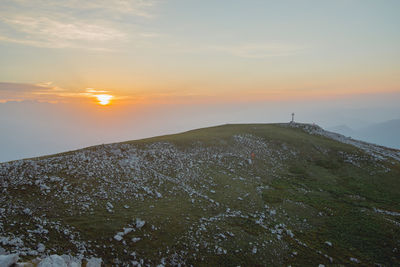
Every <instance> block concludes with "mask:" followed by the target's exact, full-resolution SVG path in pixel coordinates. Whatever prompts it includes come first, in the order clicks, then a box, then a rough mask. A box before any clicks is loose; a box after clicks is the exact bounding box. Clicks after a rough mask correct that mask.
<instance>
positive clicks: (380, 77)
mask: <svg viewBox="0 0 400 267" xmlns="http://www.w3.org/2000/svg"><path fill="white" fill-rule="evenodd" d="M399 13H400V1H397V0H393V1H389V0H381V1H376V0H359V1H357V0H343V1H342V0H335V1H320V0H314V1H311V0H304V1H294V0H292V1H285V0H282V1H267V0H218V1H216V0H212V1H211V0H201V1H198V0H148V1H146V0H93V1H79V0H65V1H61V0H2V1H1V3H0V59H1V60H0V111H1V113H0V122H1V123H2V125H3V127H7V131H8V132H7V136H6V137H7V138H10V136H14V137H13V138H16V137H15V135H14V134H13V133H16V132H18V133H21V132H26V131H32V129H33V130H34V131H36V130H37V131H38V133H37V135H38V136H41V137H42V136H44V134H42V132H41V131H43V132H48V128H46V127H50V126H40V127H39V126H38V125H42V124H46V123H47V122H48V123H49V124H50V125H54V124H53V120H54V121H57V123H58V124H57V123H56V125H57V127H58V128H60V127H61V128H62V127H66V128H74V127H76V125H74V123H76V120H75V119H74V118H77V117H82V118H81V120H82V121H83V122H82V125H86V128H85V127H84V126H82V127H83V128H81V130H82V131H83V132H87V133H88V137H87V139H85V140H83V139H82V140H81V141H79V142H75V143H74V140H78V139H79V138H78V137H77V136H78V135H79V134H77V133H71V134H70V135H69V136H68V137H69V138H70V139H71V140H72V141H71V142H69V143H68V142H67V143H65V144H64V145H63V146H61V147H59V148H54V146H51V145H49V146H48V147H49V149H47V150H45V151H41V152H38V154H41V153H53V152H56V150H57V151H58V150H63V149H69V148H76V147H78V146H80V145H83V146H84V145H92V144H96V143H99V142H112V141H119V140H122V139H124V138H128V139H134V138H139V137H146V136H151V135H156V134H162V133H170V132H176V131H180V130H185V129H190V127H201V126H208V125H212V124H221V123H226V122H236V121H238V120H240V121H241V122H252V121H258V122H259V121H263V120H264V121H265V122H268V121H272V122H273V121H279V120H286V118H289V115H288V114H290V113H291V112H292V111H295V112H297V113H298V114H299V115H300V114H303V117H300V118H302V120H303V121H307V122H311V121H316V122H317V123H321V124H322V125H334V124H340V123H341V122H345V123H356V122H357V121H359V122H360V123H361V122H365V123H366V122H373V121H374V120H375V121H380V120H381V121H383V120H389V119H393V118H400V110H399V107H398V103H399V102H400V30H399V25H400V16H399ZM105 99H106V100H105ZM101 101H103V102H102V103H103V104H108V105H99V102H101ZM108 101H110V102H108ZM313 105H315V106H313ZM43 110H46V111H45V112H44V111H43ZM49 110H51V112H50V111H49ZM338 110H341V111H343V110H353V111H354V112H353V113H351V112H350V111H349V112H350V113H346V114H347V115H346V116H345V115H340V114H338V112H337V111H338ZM316 111H318V112H317V113H319V114H328V113H329V112H330V113H329V114H330V115H329V116H328V115H325V120H324V119H323V116H322V115H321V116H319V117H318V116H315V113H316ZM41 112H42V113H41ZM268 112H269V115H268V116H266V115H265V114H266V113H268ZM49 113H52V114H61V113H62V114H64V115H59V116H60V117H57V116H58V115H54V116H55V117H54V118H53V117H52V118H49V117H47V116H48V115H49ZM272 113H274V114H272ZM18 114H19V115H18ZM32 114H39V115H35V116H34V115H32ZM40 114H41V115H40ZM71 114H75V115H71ZM166 114H167V115H166ZM183 114H184V115H185V116H186V117H184V116H183ZM201 114H203V115H204V116H201ZM237 114H240V115H239V116H238V115H237ZM333 114H337V115H338V116H337V117H336V118H335V117H334V116H333ZM62 116H65V117H62ZM68 116H69V117H68ZM71 116H72V117H71ZM162 116H165V117H162ZM60 118H63V119H62V121H64V122H61V121H60ZM65 118H69V119H65ZM161 118H162V119H161ZM168 119H170V120H171V121H174V122H173V123H172V124H171V125H166V122H165V120H168ZM46 121H47V122H46ZM49 121H52V122H49ZM87 121H90V122H92V123H99V124H102V125H103V124H104V125H103V126H102V127H103V128H101V129H108V130H109V128H110V127H111V126H112V127H114V128H113V133H112V134H108V135H107V134H105V132H106V131H103V132H102V130H99V129H100V128H96V127H95V126H93V125H92V126H90V127H89V126H87V125H88V124H87ZM160 121H161V123H160ZM193 121H196V122H193ZM128 122H130V124H132V125H136V128H135V127H133V126H132V128H129V129H128V128H126V127H125V126H126V124H127V123H128ZM188 122H190V123H188ZM7 123H8V124H7ZM27 124H32V126H26V125H27ZM96 125H97V124H96ZM138 125H140V127H138ZM122 126H124V127H125V128H124V129H125V130H121V129H122V128H121V127H122ZM29 127H31V128H29ZM51 127H53V126H51ZM108 130H107V131H108ZM60 132H61V130H60ZM122 132H124V134H121V133H122ZM60 134H61V133H59V132H57V134H55V135H57V136H58V138H59V139H65V138H63V136H60ZM3 135H5V134H3ZM93 135H96V136H97V137H98V139H96V138H93V139H91V138H92V137H93ZM4 138H5V137H4V136H2V139H3V141H1V142H7V145H8V150H7V152H8V153H11V154H13V153H14V152H15V151H17V150H18V149H16V147H13V146H12V144H13V142H11V141H10V140H9V141H4ZM21 138H23V136H21ZM45 139H46V140H49V138H47V137H46V138H45ZM79 140H80V139H79ZM90 140H91V141H90ZM14 141H15V140H14ZM30 141H31V142H35V139H34V138H33V139H30ZM15 142H16V143H18V142H17V141H15ZM43 142H44V143H43V144H46V142H45V141H43ZM5 144H6V143H4V145H5ZM0 145H1V144H0ZM20 146H21V147H20V150H18V151H23V149H22V145H20ZM25 147H26V146H25ZM52 147H53V148H54V149H53V150H52V149H51V148H52ZM13 149H14V150H13ZM15 149H16V150H15ZM18 153H20V154H18ZM18 153H14V154H15V156H13V157H4V159H7V160H8V159H10V158H18V157H24V156H27V155H28V154H29V155H31V154H34V152H30V153H24V152H18ZM19 155H20V156H19ZM0 161H1V157H0Z"/></svg>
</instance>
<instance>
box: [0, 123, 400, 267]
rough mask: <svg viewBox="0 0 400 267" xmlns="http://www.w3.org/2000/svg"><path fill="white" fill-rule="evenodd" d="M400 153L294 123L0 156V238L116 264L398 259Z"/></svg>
mask: <svg viewBox="0 0 400 267" xmlns="http://www.w3.org/2000/svg"><path fill="white" fill-rule="evenodd" d="M399 160H400V151H399V150H394V149H388V148H385V147H380V146H375V145H371V144H368V143H364V142H359V141H356V140H353V139H349V138H345V137H344V136H341V135H338V134H334V133H330V132H326V131H324V130H323V129H321V128H319V127H318V126H315V125H308V124H297V123H296V124H246V125H224V126H218V127H212V128H205V129H199V130H193V131H189V132H185V133H182V134H176V135H168V136H162V137H156V138H150V139H144V140H138V141H130V142H124V143H115V144H108V145H101V146H94V147H89V148H85V149H81V150H77V151H71V152H67V153H62V154H57V155H52V156H47V157H42V158H35V159H27V160H20V161H13V162H8V163H3V164H0V190H1V194H0V204H1V205H0V246H1V247H2V248H3V249H4V251H6V252H8V253H18V254H19V256H20V257H21V258H22V260H25V261H30V260H32V259H35V258H43V257H44V256H45V255H51V254H58V255H62V254H65V255H71V256H73V257H76V258H77V259H83V258H85V259H89V258H91V257H96V258H101V259H102V261H103V262H104V263H105V264H107V265H124V266H126V265H128V264H130V265H133V266H135V265H139V264H140V265H142V266H147V265H149V266H156V265H159V264H161V265H178V264H183V265H194V266H218V265H225V266H238V265H240V266H288V265H291V266H318V264H324V265H326V266H329V265H331V264H344V265H346V266H352V265H354V266H357V265H363V266H366V265H367V266H374V265H378V266H379V265H381V266H394V265H400V252H399V250H400V161H399ZM1 250H2V249H1V248H0V254H1ZM36 262H37V261H36ZM85 262H86V260H84V261H83V263H85Z"/></svg>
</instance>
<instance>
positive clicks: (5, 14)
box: [0, 0, 157, 50]
mask: <svg viewBox="0 0 400 267" xmlns="http://www.w3.org/2000/svg"><path fill="white" fill-rule="evenodd" d="M4 1H5V3H2V9H0V41H3V42H12V43H18V44H23V45H29V46H36V47H46V48H84V49H91V50H114V49H113V48H114V46H120V45H121V43H124V42H128V41H130V40H132V39H135V38H142V39H143V38H149V37H154V36H157V34H156V33H149V32H148V31H146V30H143V31H142V30H140V29H138V26H137V25H136V24H133V22H132V20H131V19H132V17H142V18H150V17H151V14H150V9H151V7H152V6H154V4H155V3H156V2H155V1H153V0H149V1H144V0H107V1H106V0H93V1H78V0H66V1H52V0H51V1H50V0H4ZM124 18H129V19H126V20H124ZM122 21H123V22H122ZM129 21H131V23H129Z"/></svg>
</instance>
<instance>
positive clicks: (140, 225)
mask: <svg viewBox="0 0 400 267" xmlns="http://www.w3.org/2000/svg"><path fill="white" fill-rule="evenodd" d="M145 223H146V222H145V221H142V220H141V219H139V218H137V219H136V228H138V229H140V228H142V227H143V226H144V225H145Z"/></svg>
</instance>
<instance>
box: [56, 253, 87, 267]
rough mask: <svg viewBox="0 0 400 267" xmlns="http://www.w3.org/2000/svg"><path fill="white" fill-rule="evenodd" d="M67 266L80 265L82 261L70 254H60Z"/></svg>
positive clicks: (76, 266) (74, 266) (79, 266)
mask: <svg viewBox="0 0 400 267" xmlns="http://www.w3.org/2000/svg"><path fill="white" fill-rule="evenodd" d="M61 257H62V258H63V259H64V261H65V263H66V264H67V266H68V267H81V266H82V261H81V260H80V259H77V258H74V257H72V256H70V255H61Z"/></svg>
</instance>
